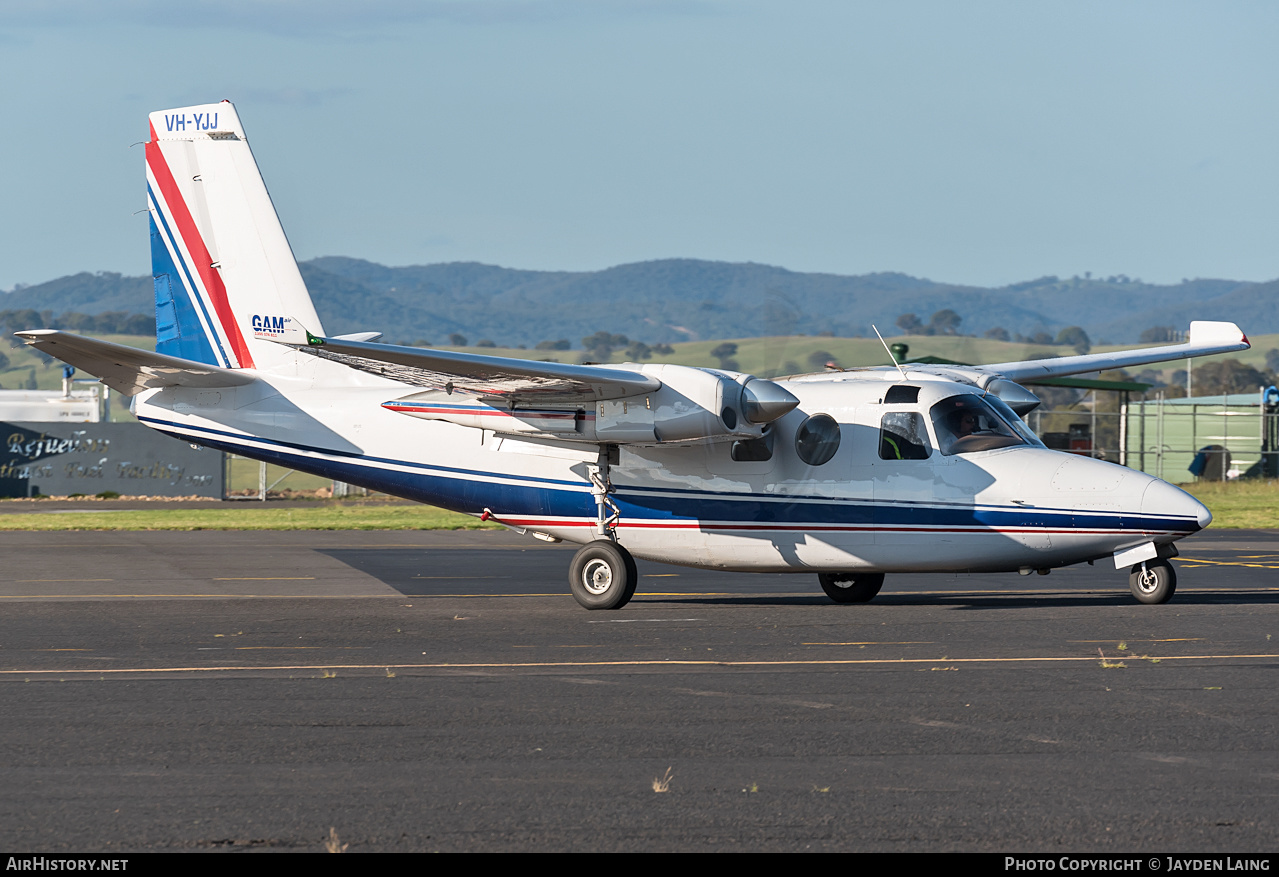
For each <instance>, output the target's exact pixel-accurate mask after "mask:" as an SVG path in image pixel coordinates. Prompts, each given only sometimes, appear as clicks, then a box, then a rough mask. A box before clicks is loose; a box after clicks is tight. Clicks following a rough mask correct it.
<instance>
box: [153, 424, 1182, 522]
mask: <svg viewBox="0 0 1279 877" xmlns="http://www.w3.org/2000/svg"><path fill="white" fill-rule="evenodd" d="M139 419H140V420H142V421H144V422H146V423H148V424H151V425H154V426H155V427H156V428H158V429H160V430H162V431H164V432H166V433H168V434H169V435H172V436H174V437H176V438H181V439H182V440H184V441H189V440H190V439H191V438H192V437H193V436H191V435H190V434H189V433H186V432H183V433H178V432H175V431H174V429H175V428H176V429H178V430H192V431H194V432H198V433H200V435H197V436H194V438H196V439H198V440H199V442H200V443H201V444H204V445H207V446H209V447H211V448H216V449H219V450H224V451H228V452H231V453H237V454H243V455H246V456H251V457H254V458H257V459H265V460H267V461H268V462H271V463H277V464H279V465H282V466H286V467H288V468H290V469H297V470H298V471H302V472H310V473H313V474H316V475H321V476H323V477H325V478H333V479H336V480H338V481H345V482H348V483H351V484H358V485H362V486H366V487H369V488H371V489H374V490H379V491H383V492H386V493H390V494H393V495H395V496H402V497H404V498H406V499H412V500H416V501H418V502H424V503H428V504H430V505H435V506H440V507H442V508H447V509H452V510H454V511H460V512H467V513H473V514H478V513H479V512H480V511H482V510H483V509H485V508H491V509H493V510H494V511H495V512H496V513H498V514H499V515H500V516H504V517H519V516H526V515H529V516H539V517H541V516H549V517H558V518H591V519H593V518H594V517H595V501H594V499H593V497H592V496H591V494H590V490H589V485H588V484H587V483H586V482H574V481H564V480H557V479H550V478H536V477H525V476H520V475H513V474H511V473H503V472H487V471H483V470H473V469H461V468H454V467H445V466H437V465H433V464H426V463H417V462H413V461H407V460H391V459H386V458H381V457H371V456H365V455H360V454H351V453H348V452H343V451H330V450H325V449H323V448H317V447H312V446H308V445H302V444H299V443H294V442H283V441H277V440H273V439H264V438H258V437H254V436H247V435H243V434H239V433H232V432H226V431H223V430H217V429H211V428H207V427H197V426H186V425H183V424H178V423H173V422H170V421H164V420H159V419H157V418H150V417H145V416H144V417H140V418H139ZM247 442H253V443H257V444H266V445H270V446H272V447H270V448H266V449H264V448H258V447H250V446H248V445H247V444H246V443H247ZM308 453H310V454H323V455H325V456H326V457H335V458H337V459H316V458H315V457H311V456H306V454H308ZM390 466H400V467H408V468H411V469H412V470H414V471H409V472H404V471H399V470H396V469H392V468H389V467H390ZM489 479H492V480H489ZM507 481H518V482H519V483H516V484H510V483H503V482H507ZM613 499H614V501H616V502H617V504H618V506H619V507H620V509H621V512H622V518H623V523H625V521H626V520H628V519H629V520H630V521H632V522H640V521H643V522H647V523H663V522H667V523H677V522H686V523H688V522H700V521H707V522H711V521H713V522H716V523H717V524H733V523H739V524H743V525H756V526H757V525H768V524H776V525H778V526H794V525H801V524H814V525H816V524H820V525H829V526H837V527H838V526H848V527H851V528H857V527H873V528H876V529H879V528H884V529H894V528H919V527H923V528H927V527H940V528H978V529H989V530H1012V529H1025V530H1053V531H1056V530H1072V529H1085V530H1086V529H1102V530H1131V531H1137V532H1140V531H1142V530H1146V529H1149V530H1158V531H1177V530H1181V531H1185V532H1187V533H1190V532H1194V531H1195V530H1197V529H1198V525H1197V523H1195V522H1191V521H1190V520H1188V519H1186V518H1173V517H1151V516H1143V515H1121V514H1110V515H1106V514H1096V513H1079V512H1075V511H1072V510H1069V509H1056V510H1043V509H1034V510H1029V509H1016V508H1000V507H996V506H985V507H978V506H971V505H969V506H954V505H951V506H929V505H924V504H921V503H905V502H903V503H888V502H880V503H872V502H867V501H858V500H841V499H832V498H828V497H794V498H788V499H779V498H765V497H762V496H758V495H751V494H730V493H715V492H712V491H704V490H691V489H690V490H682V489H670V488H662V489H661V492H660V493H658V492H655V490H654V489H652V488H648V489H638V488H637V489H632V488H630V487H627V486H624V485H623V486H618V487H616V488H615V493H614V494H613Z"/></svg>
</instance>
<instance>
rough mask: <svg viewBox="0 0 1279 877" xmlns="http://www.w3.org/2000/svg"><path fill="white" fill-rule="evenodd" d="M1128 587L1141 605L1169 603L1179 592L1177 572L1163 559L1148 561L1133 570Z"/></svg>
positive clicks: (1129, 575)
mask: <svg viewBox="0 0 1279 877" xmlns="http://www.w3.org/2000/svg"><path fill="white" fill-rule="evenodd" d="M1128 587H1129V588H1130V589H1131V590H1132V595H1133V596H1134V597H1136V598H1137V601H1138V602H1140V603H1167V602H1168V601H1169V600H1171V599H1172V595H1173V594H1174V593H1175V592H1176V590H1177V571H1176V570H1174V569H1173V568H1172V564H1171V563H1169V562H1168V561H1166V560H1163V559H1162V558H1161V559H1159V560H1148V561H1146V562H1145V563H1139V564H1137V565H1136V566H1134V567H1133V568H1132V572H1130V573H1129V574H1128Z"/></svg>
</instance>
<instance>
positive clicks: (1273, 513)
mask: <svg viewBox="0 0 1279 877" xmlns="http://www.w3.org/2000/svg"><path fill="white" fill-rule="evenodd" d="M1181 487H1182V489H1183V490H1186V491H1187V492H1189V493H1191V494H1194V496H1195V498H1196V499H1198V500H1199V501H1200V502H1201V503H1203V504H1204V505H1206V506H1207V507H1208V509H1209V510H1210V511H1211V512H1212V526H1213V527H1215V528H1217V529H1227V530H1228V529H1242V530H1259V529H1272V528H1279V482H1276V481H1227V482H1224V483H1223V482H1218V481H1208V482H1200V483H1198V484H1183V485H1181Z"/></svg>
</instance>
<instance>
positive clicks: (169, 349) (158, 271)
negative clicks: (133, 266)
mask: <svg viewBox="0 0 1279 877" xmlns="http://www.w3.org/2000/svg"><path fill="white" fill-rule="evenodd" d="M157 214H158V211H152V212H151V278H152V280H154V282H155V350H156V353H164V354H167V355H169V356H179V357H181V358H182V359H190V360H194V361H195V362H203V363H206V364H208V365H219V366H225V365H226V364H227V360H226V358H225V356H223V357H222V358H219V357H218V356H217V354H216V353H214V350H213V345H211V344H210V343H209V336H208V334H207V333H206V332H205V330H204V326H203V325H201V323H200V316H199V314H198V313H197V312H196V307H197V305H198V303H197V302H193V301H192V294H191V293H190V291H189V288H188V286H187V283H185V282H184V280H185V278H184V277H183V275H182V274H181V273H180V272H179V270H178V267H177V265H175V264H174V262H173V258H172V257H171V256H170V255H169V248H168V247H167V246H166V245H165V239H164V235H163V234H162V233H161V231H160V228H159V226H157V225H156V216H157ZM160 221H161V222H162V223H163V222H164V217H163V216H161V217H160ZM219 347H221V345H219ZM219 352H220V351H219Z"/></svg>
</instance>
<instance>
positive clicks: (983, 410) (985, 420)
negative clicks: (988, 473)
mask: <svg viewBox="0 0 1279 877" xmlns="http://www.w3.org/2000/svg"><path fill="white" fill-rule="evenodd" d="M930 414H931V415H932V419H933V429H934V430H935V431H936V433H937V443H938V445H940V447H941V452H942V453H943V454H945V455H947V456H950V455H952V454H972V453H976V452H977V451H993V450H995V449H997V448H1011V447H1016V446H1018V445H1033V446H1035V447H1043V444H1042V443H1040V441H1039V439H1037V438H1035V434H1034V433H1033V432H1031V431H1030V427H1028V426H1026V424H1025V423H1023V422H1022V420H1021V418H1020V417H1018V416H1017V415H1016V414H1014V413H1013V411H1012V409H1011V408H1009V407H1008V406H1007V405H1005V404H1004V403H1003V402H1002V401H1000V400H999V399H998V398H997V397H995V396H985V397H982V396H976V395H973V394H970V393H964V394H960V395H958V396H951V397H949V398H946V399H943V400H941V401H940V402H938V403H937V404H936V405H934V406H933V407H932V409H931V411H930Z"/></svg>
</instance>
